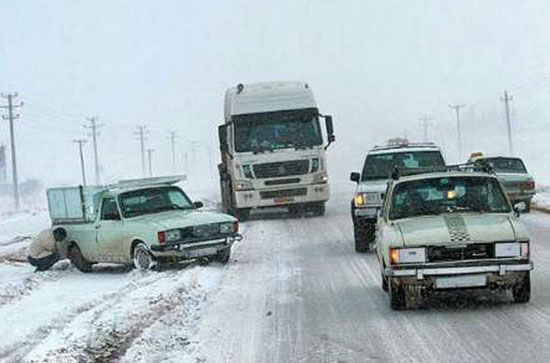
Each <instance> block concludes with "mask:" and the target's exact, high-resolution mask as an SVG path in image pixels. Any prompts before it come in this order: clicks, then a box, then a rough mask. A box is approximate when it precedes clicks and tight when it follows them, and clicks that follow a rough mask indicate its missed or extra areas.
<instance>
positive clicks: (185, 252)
mask: <svg viewBox="0 0 550 363" xmlns="http://www.w3.org/2000/svg"><path fill="white" fill-rule="evenodd" d="M240 240H242V236H241V235H240V234H236V235H234V236H230V237H221V238H215V239H208V240H195V241H192V242H189V241H186V242H183V241H177V242H168V243H165V244H162V245H160V244H153V245H151V248H150V249H151V253H152V254H153V256H155V257H157V258H175V259H179V260H185V259H193V258H198V257H206V256H211V255H215V254H216V253H217V252H219V251H220V250H223V249H225V248H227V247H230V246H231V245H233V243H234V242H236V241H240Z"/></svg>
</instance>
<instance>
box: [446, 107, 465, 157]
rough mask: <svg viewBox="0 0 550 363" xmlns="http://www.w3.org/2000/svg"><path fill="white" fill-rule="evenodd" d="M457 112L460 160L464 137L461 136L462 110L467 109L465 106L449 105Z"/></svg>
mask: <svg viewBox="0 0 550 363" xmlns="http://www.w3.org/2000/svg"><path fill="white" fill-rule="evenodd" d="M449 107H450V108H452V109H453V110H455V112H456V130H457V136H458V160H460V158H461V157H462V137H461V134H460V109H461V108H463V107H466V105H465V104H463V103H462V104H456V105H449Z"/></svg>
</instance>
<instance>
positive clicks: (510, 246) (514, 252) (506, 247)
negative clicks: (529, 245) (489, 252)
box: [495, 242, 522, 257]
mask: <svg viewBox="0 0 550 363" xmlns="http://www.w3.org/2000/svg"><path fill="white" fill-rule="evenodd" d="M521 247H522V246H521V244H520V243H517V242H503V243H495V257H519V256H520V255H521V250H522V248H521Z"/></svg>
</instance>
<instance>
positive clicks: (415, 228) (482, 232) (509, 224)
mask: <svg viewBox="0 0 550 363" xmlns="http://www.w3.org/2000/svg"><path fill="white" fill-rule="evenodd" d="M395 224H396V225H397V227H398V228H399V230H400V232H401V236H402V237H403V244H404V246H405V247H410V246H424V245H448V244H468V243H480V242H496V241H514V240H516V239H517V238H518V237H520V236H518V235H517V233H516V229H519V226H518V225H517V223H516V222H515V221H512V219H511V217H510V215H508V214H482V213H453V214H444V215H438V216H422V217H413V218H407V219H403V220H399V221H395Z"/></svg>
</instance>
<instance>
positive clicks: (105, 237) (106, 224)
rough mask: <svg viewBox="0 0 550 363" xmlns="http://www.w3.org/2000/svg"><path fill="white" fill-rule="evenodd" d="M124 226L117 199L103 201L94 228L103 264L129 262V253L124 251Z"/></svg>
mask: <svg viewBox="0 0 550 363" xmlns="http://www.w3.org/2000/svg"><path fill="white" fill-rule="evenodd" d="M124 225H125V222H124V221H123V220H122V219H121V217H120V211H119V208H118V203H117V200H116V198H105V199H103V202H102V203H101V209H100V215H99V218H98V220H97V221H96V223H95V226H94V228H95V231H96V243H97V248H98V255H99V258H100V260H101V261H102V262H128V261H127V259H128V256H127V251H124V238H125V236H126V231H125V228H124Z"/></svg>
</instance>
